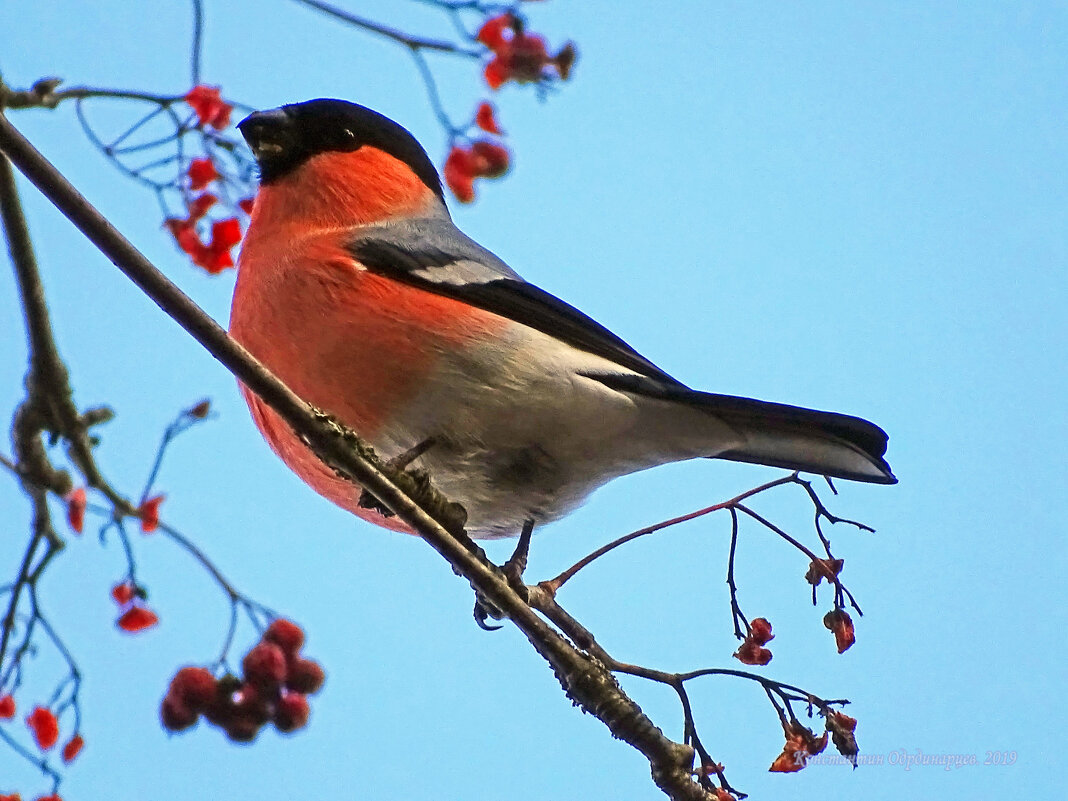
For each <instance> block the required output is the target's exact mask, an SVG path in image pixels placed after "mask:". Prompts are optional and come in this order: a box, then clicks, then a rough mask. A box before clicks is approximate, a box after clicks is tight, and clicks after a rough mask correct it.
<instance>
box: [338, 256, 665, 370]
mask: <svg viewBox="0 0 1068 801" xmlns="http://www.w3.org/2000/svg"><path fill="white" fill-rule="evenodd" d="M472 244H474V243H472ZM476 247H478V246H476ZM479 250H483V249H482V248H479ZM350 251H351V252H352V254H353V256H354V257H355V258H356V259H357V260H358V261H359V262H360V264H362V265H363V266H364V267H366V268H367V269H368V270H370V271H371V272H374V273H379V274H381V275H388V276H389V277H390V278H393V279H395V280H398V281H403V282H404V283H407V284H410V285H412V286H417V287H419V288H420V289H425V290H427V291H429V292H434V293H436V294H438V295H444V296H446V297H450V298H455V299H456V300H462V301H463V302H465V303H469V304H471V305H472V306H476V307H478V308H480V309H484V310H485V311H488V312H492V313H493V314H498V315H500V316H502V317H507V318H509V319H511V320H515V321H516V322H518V323H522V324H523V325H526V326H529V327H531V328H533V329H535V330H537V331H541V332H542V333H544V334H548V335H549V336H551V337H555V338H556V339H559V340H560V341H562V342H566V343H567V344H569V345H571V346H573V347H575V348H578V349H579V350H584V351H586V352H587V353H593V354H595V355H597V356H602V357H604V358H605V359H608V360H610V361H613V362H615V363H616V364H618V365H620V366H621V367H625V368H627V369H628V370H633V371H635V372H636V373H640V374H641V375H644V376H648V377H650V378H655V379H658V380H659V381H663V382H666V383H668V384H670V385H672V386H680V387H681V386H682V384H681V383H680V382H678V381H676V380H675V379H674V378H672V377H671V376H670V375H668V374H667V373H665V372H664V371H663V370H661V369H660V368H659V367H657V366H656V365H655V364H653V363H652V362H651V361H649V360H648V359H646V358H645V357H644V356H642V355H641V354H640V353H638V352H637V351H636V350H634V348H632V347H631V346H630V345H628V344H627V343H626V342H624V341H623V340H622V339H620V338H619V337H617V336H616V335H615V334H613V333H612V332H611V331H609V330H608V329H607V328H605V327H604V326H602V325H601V324H600V323H598V322H597V321H596V320H594V319H592V318H590V317H588V316H587V315H585V314H583V313H582V312H580V311H579V310H578V309H576V308H575V307H574V306H570V305H568V304H567V303H564V301H562V300H560V299H559V298H557V297H556V296H555V295H550V294H549V293H548V292H546V291H545V290H543V289H539V288H538V287H536V286H534V285H533V284H530V283H528V282H526V281H524V280H523V279H521V278H519V277H518V276H517V275H516V274H515V273H513V272H512V271H511V270H508V268H507V267H505V270H507V273H506V274H504V275H501V272H503V271H498V270H494V271H493V272H492V273H491V272H489V270H487V267H488V266H489V265H486V264H485V263H484V262H482V260H481V259H477V258H476V254H475V253H471V254H467V253H464V254H462V255H460V254H453V253H449V252H446V251H444V250H441V249H438V248H434V247H427V246H425V245H424V246H420V247H418V248H416V247H411V246H407V245H406V244H401V243H398V242H395V241H389V240H385V239H373V238H366V237H361V238H358V239H356V240H354V241H353V242H352V243H351V244H350ZM485 252H486V253H488V251H485ZM477 255H481V254H477ZM490 255H491V256H492V254H490ZM493 258H494V260H496V261H499V260H497V259H496V257H495V256H494V257H493ZM490 275H493V276H497V277H489V276H490ZM476 276H481V277H483V278H489V280H470V279H472V278H476Z"/></svg>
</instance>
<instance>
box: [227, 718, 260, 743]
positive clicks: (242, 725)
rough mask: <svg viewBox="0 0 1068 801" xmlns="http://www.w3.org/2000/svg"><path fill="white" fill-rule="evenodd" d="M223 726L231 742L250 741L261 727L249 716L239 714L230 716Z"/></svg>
mask: <svg viewBox="0 0 1068 801" xmlns="http://www.w3.org/2000/svg"><path fill="white" fill-rule="evenodd" d="M223 728H224V730H225V731H226V736H227V737H228V738H229V739H230V741H231V742H235V743H251V742H252V741H253V740H255V739H256V735H257V734H259V733H260V729H261V728H263V727H262V726H261V725H260V724H259V723H257V722H256V721H254V720H252V719H250V718H246V717H240V716H239V717H233V718H231V719H230V720H229V722H227V724H226V726H224V727H223Z"/></svg>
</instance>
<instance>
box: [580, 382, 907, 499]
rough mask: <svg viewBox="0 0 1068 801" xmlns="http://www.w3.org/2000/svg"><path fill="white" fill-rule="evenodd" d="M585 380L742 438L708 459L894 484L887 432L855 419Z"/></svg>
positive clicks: (674, 388)
mask: <svg viewBox="0 0 1068 801" xmlns="http://www.w3.org/2000/svg"><path fill="white" fill-rule="evenodd" d="M589 377H590V378H595V379H596V380H598V381H600V382H601V383H603V384H605V385H606V386H609V387H612V388H613V389H617V390H620V391H623V392H629V393H633V394H636V395H644V396H646V397H652V398H659V399H662V400H669V401H676V402H679V403H685V404H686V405H688V406H694V407H697V408H700V409H703V410H705V411H707V412H708V413H709V414H712V415H714V416H715V417H717V418H718V419H719V420H722V421H723V422H724V423H726V424H727V425H729V426H730V427H731V428H733V429H734V430H735V431H737V432H738V433H739V434H740V435H741V436H742V437H743V440H744V442H743V444H742V445H740V446H738V447H735V448H731V449H730V450H726V451H723V452H720V453H715V454H712V455H711V458H715V459H730V460H731V461H735V462H754V463H756V464H763V465H768V466H770V467H783V468H786V469H787V470H801V471H804V472H806V473H819V474H821V475H826V476H833V477H835V478H845V479H850V480H852V481H866V482H869V483H872V484H896V483H897V478H895V477H894V474H893V472H892V471H891V470H890V465H889V464H887V462H886V459H884V458H883V456H884V455H885V454H886V442H887V436H886V432H885V431H883V430H882V429H881V428H879V427H878V426H877V425H875V424H874V423H869V422H868V421H867V420H862V419H860V418H859V417H851V416H849V415H846V414H838V413H836V412H820V411H816V410H814V409H803V408H801V407H798V406H787V405H785V404H781V403H768V402H767V401H759V400H753V399H752V398H738V397H735V396H733V395H714V394H712V393H710V392H697V391H695V390H692V389H688V388H686V387H684V386H682V385H670V384H665V383H662V382H661V381H658V380H656V379H653V378H648V377H645V376H637V375H633V374H630V375H618V374H617V375H589Z"/></svg>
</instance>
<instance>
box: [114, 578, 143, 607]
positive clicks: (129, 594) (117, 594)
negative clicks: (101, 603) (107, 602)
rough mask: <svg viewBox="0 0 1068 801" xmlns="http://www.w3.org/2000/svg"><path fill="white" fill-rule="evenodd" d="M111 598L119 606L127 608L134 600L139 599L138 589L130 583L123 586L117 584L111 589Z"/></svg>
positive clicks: (125, 582) (124, 583) (127, 582)
mask: <svg viewBox="0 0 1068 801" xmlns="http://www.w3.org/2000/svg"><path fill="white" fill-rule="evenodd" d="M111 597H112V599H113V600H114V601H115V603H117V604H118V605H119V606H126V604H128V603H131V602H132V601H133V599H134V598H136V597H137V587H135V586H134V585H133V584H131V583H130V582H129V581H124V582H123V583H122V584H116V585H115V586H114V587H112V588H111Z"/></svg>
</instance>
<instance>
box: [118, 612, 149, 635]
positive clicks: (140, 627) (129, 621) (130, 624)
mask: <svg viewBox="0 0 1068 801" xmlns="http://www.w3.org/2000/svg"><path fill="white" fill-rule="evenodd" d="M157 623H159V616H157V615H156V613H155V612H153V611H152V610H151V609H146V608H145V607H143V606H131V607H130V608H129V609H127V610H126V611H125V612H123V613H122V615H121V616H120V617H119V619H118V620H117V621H115V625H117V626H118V627H119V628H120V629H122V630H123V631H126V632H129V633H130V634H136V633H137V632H139V631H144V630H145V629H149V628H152V627H153V626H155V625H156V624H157Z"/></svg>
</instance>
